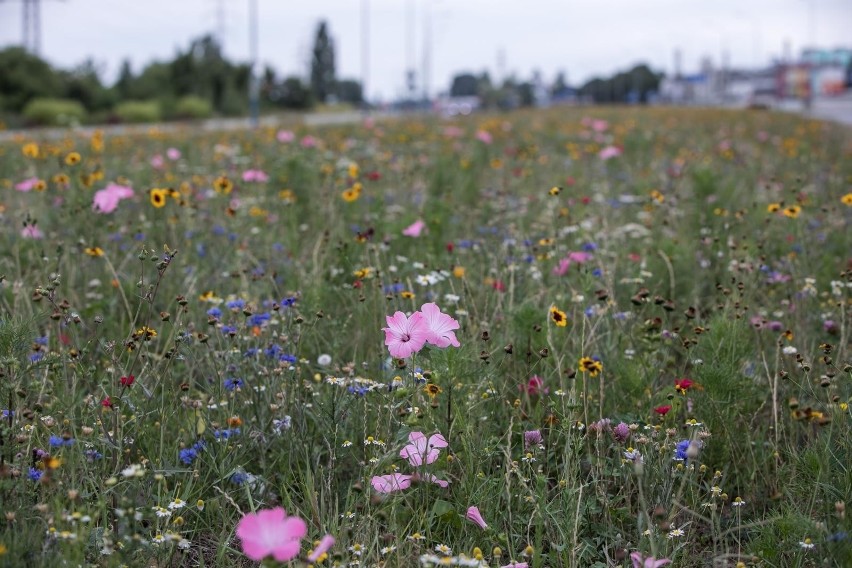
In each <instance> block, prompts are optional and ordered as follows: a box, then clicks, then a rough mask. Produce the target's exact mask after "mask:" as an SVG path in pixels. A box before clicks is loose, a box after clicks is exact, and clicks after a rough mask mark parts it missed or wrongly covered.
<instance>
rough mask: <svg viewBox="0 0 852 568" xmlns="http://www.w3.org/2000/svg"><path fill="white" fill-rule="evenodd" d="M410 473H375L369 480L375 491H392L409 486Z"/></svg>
mask: <svg viewBox="0 0 852 568" xmlns="http://www.w3.org/2000/svg"><path fill="white" fill-rule="evenodd" d="M412 477H413V476H411V475H404V474H402V473H392V474H391V475H376V476H374V477H373V479H372V480H370V485H372V486H373V489H375V490H376V492H377V493H393V492H395V491H402V490H404V489H408V488H409V487H411V478H412Z"/></svg>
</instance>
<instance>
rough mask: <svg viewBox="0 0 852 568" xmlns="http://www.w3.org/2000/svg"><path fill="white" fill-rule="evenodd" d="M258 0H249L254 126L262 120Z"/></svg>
mask: <svg viewBox="0 0 852 568" xmlns="http://www.w3.org/2000/svg"><path fill="white" fill-rule="evenodd" d="M257 30H258V25H257V0H249V59H250V60H251V63H250V65H251V67H250V71H249V120H250V122H251V126H252V128H257V126H258V124H259V122H260V74H259V71H258V69H257V66H258V62H257V51H258V49H257Z"/></svg>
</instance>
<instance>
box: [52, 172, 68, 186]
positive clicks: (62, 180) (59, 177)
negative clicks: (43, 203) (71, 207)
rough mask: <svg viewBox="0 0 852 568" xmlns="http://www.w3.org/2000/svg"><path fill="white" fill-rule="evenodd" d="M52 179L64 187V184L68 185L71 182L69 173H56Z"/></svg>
mask: <svg viewBox="0 0 852 568" xmlns="http://www.w3.org/2000/svg"><path fill="white" fill-rule="evenodd" d="M52 181H53V183H55V184H56V185H61V186H63V187H64V186H66V185H68V184H69V183H70V182H71V178H69V177H68V176H67V175H65V174H56V175H55V176H53V179H52Z"/></svg>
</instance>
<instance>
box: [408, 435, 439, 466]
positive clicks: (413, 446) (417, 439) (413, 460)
mask: <svg viewBox="0 0 852 568" xmlns="http://www.w3.org/2000/svg"><path fill="white" fill-rule="evenodd" d="M408 441H409V444H408V445H407V446H405V447H404V448H402V450H400V452H399V455H400V456H401V457H403V458H406V459H408V463H410V464H411V465H413V466H414V467H420V466H421V465H423V464H424V463H427V464H429V463H432V462H434V461H435V460H436V459H438V454H439V453H440V450H439V449H438V448H446V447H447V440H445V439H444V437H443V436H442V435H441V434H432V435H431V436H429V437H428V438H427V437H426V435H425V434H424V433H423V432H412V433H411V434H409V435H408Z"/></svg>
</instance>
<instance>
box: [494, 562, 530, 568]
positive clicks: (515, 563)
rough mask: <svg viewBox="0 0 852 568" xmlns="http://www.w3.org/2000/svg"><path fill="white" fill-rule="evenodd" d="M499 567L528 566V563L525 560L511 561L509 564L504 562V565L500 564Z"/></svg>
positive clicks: (520, 567)
mask: <svg viewBox="0 0 852 568" xmlns="http://www.w3.org/2000/svg"><path fill="white" fill-rule="evenodd" d="M500 568H530V565H529V564H527V563H526V562H515V561H512V562H510V563H509V564H506V565H505V566H500Z"/></svg>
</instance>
